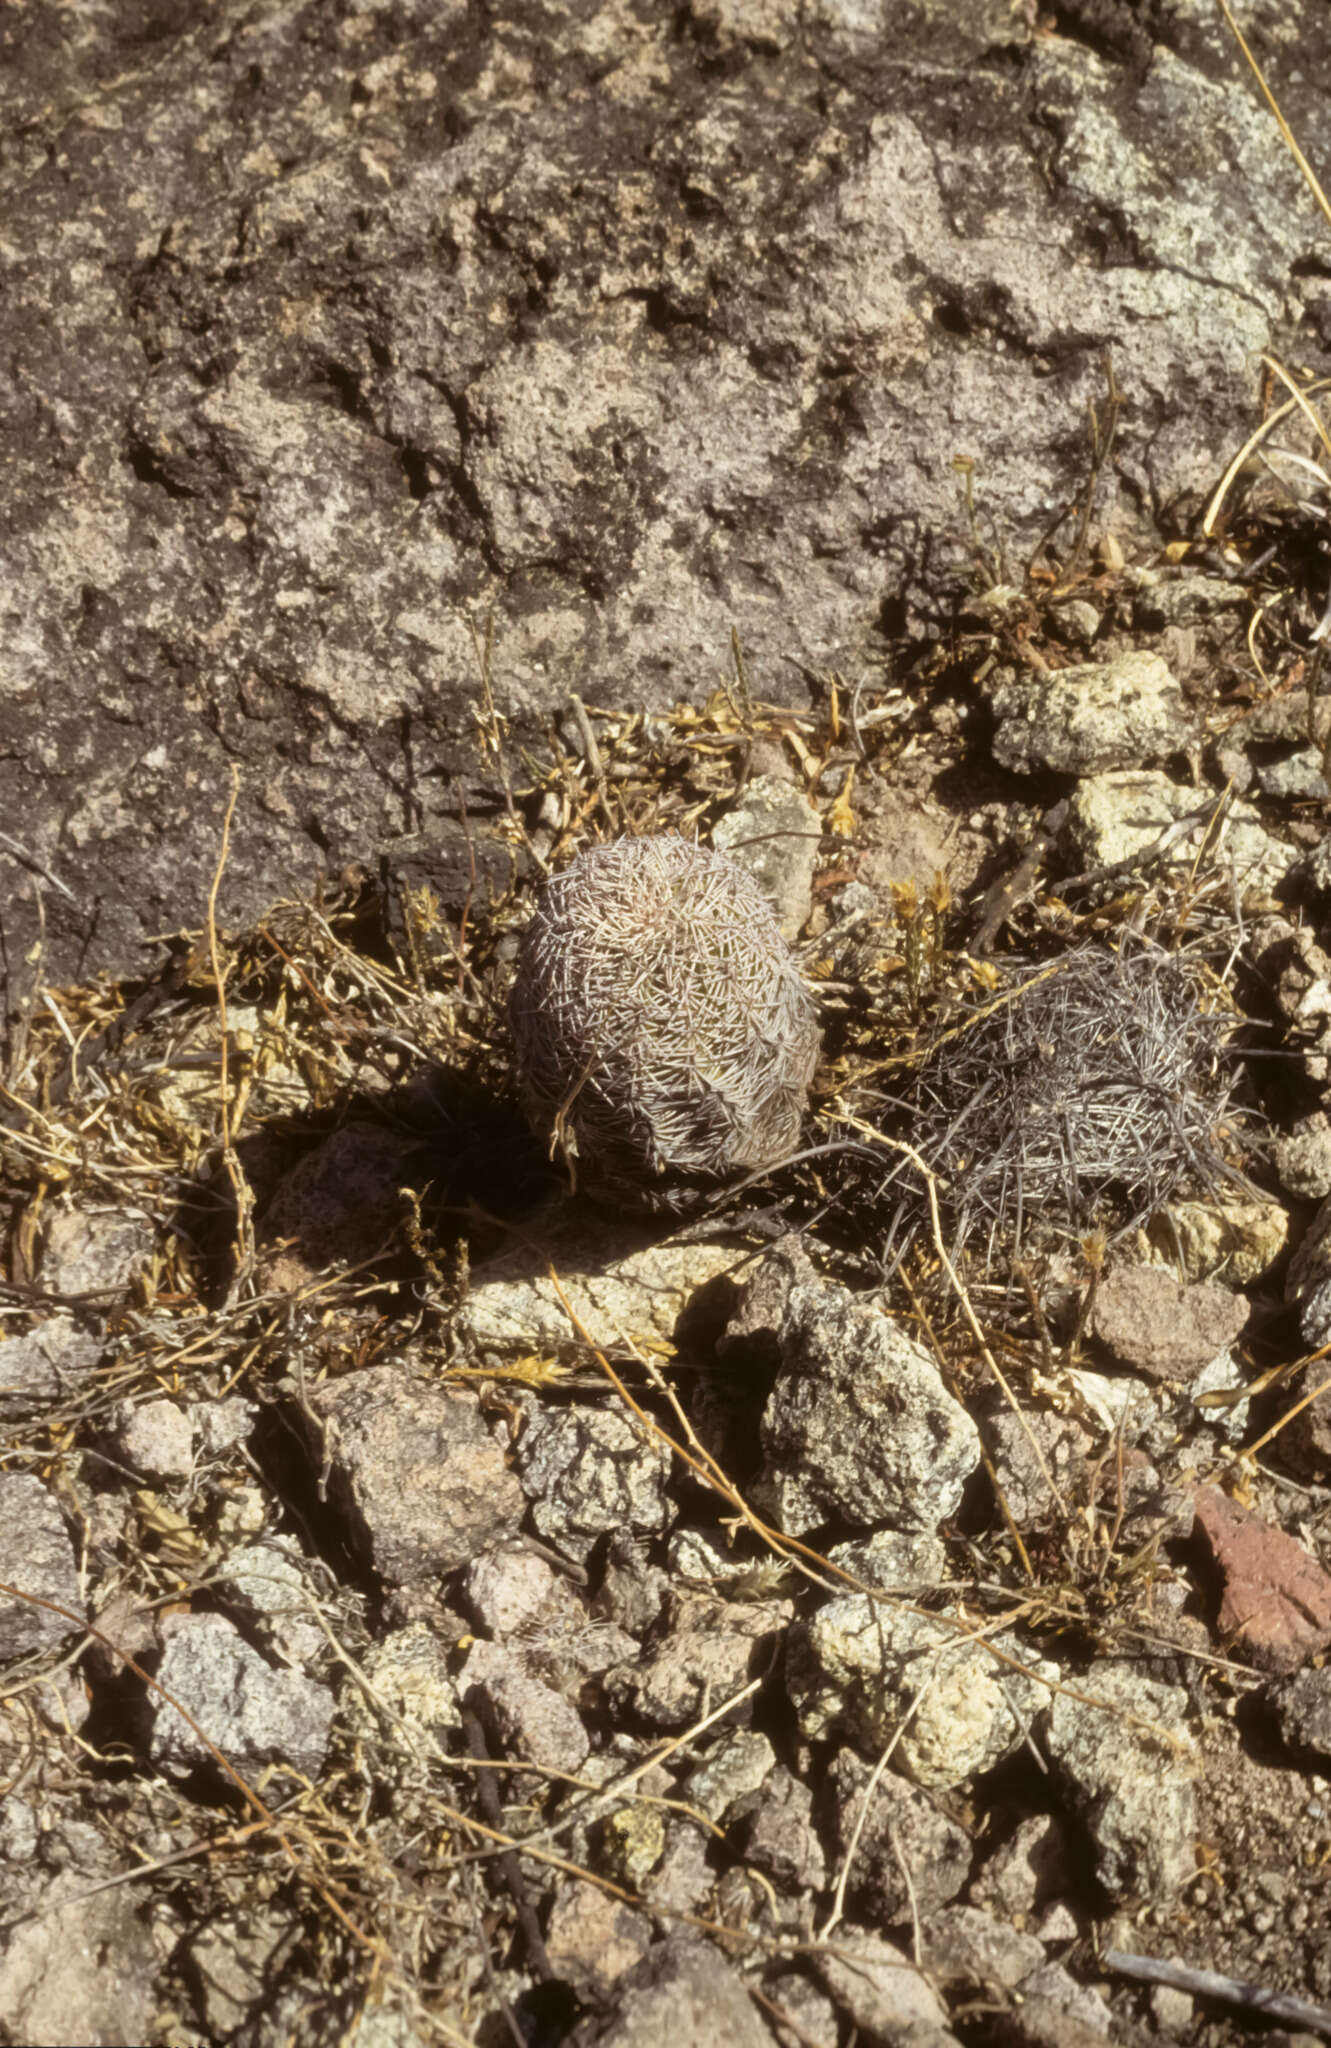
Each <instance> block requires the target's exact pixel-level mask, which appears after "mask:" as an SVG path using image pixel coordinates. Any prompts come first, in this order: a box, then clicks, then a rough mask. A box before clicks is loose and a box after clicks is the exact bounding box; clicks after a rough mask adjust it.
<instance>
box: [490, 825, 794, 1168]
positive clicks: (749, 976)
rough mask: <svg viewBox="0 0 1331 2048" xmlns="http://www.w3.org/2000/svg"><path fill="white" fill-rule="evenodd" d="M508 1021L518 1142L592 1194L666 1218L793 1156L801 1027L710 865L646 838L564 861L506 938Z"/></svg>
mask: <svg viewBox="0 0 1331 2048" xmlns="http://www.w3.org/2000/svg"><path fill="white" fill-rule="evenodd" d="M509 1019H510V1023H511V1026H512V1030H513V1037H514V1042H515V1045H516V1048H517V1056H518V1072H519V1077H520V1082H521V1087H522V1092H523V1099H524V1104H525V1107H526V1110H527V1114H528V1116H529V1118H530V1120H531V1122H532V1125H533V1128H534V1129H535V1130H536V1131H537V1133H538V1134H539V1135H540V1136H542V1137H543V1138H546V1139H548V1140H549V1141H550V1143H551V1147H552V1150H553V1149H554V1148H555V1147H556V1146H559V1147H562V1149H563V1152H564V1155H565V1157H566V1158H567V1159H568V1160H569V1162H570V1164H571V1165H572V1167H573V1170H574V1173H575V1176H576V1178H577V1180H579V1181H580V1182H581V1183H582V1184H583V1185H584V1186H586V1187H588V1188H589V1189H591V1190H593V1191H597V1190H599V1191H601V1192H609V1193H614V1194H616V1195H621V1196H622V1195H624V1194H627V1193H629V1192H632V1193H635V1194H636V1195H637V1196H638V1197H639V1198H640V1199H642V1200H643V1201H644V1202H645V1203H646V1204H647V1205H648V1206H651V1207H658V1206H659V1207H672V1206H678V1198H679V1196H680V1195H681V1193H682V1192H683V1191H684V1190H686V1189H688V1188H690V1187H696V1186H698V1185H700V1184H705V1183H707V1182H709V1181H716V1180H720V1179H723V1178H724V1177H725V1176H726V1175H727V1174H728V1173H730V1172H732V1171H735V1170H742V1169H745V1168H753V1167H758V1166H765V1165H769V1164H771V1163H772V1162H774V1161H775V1160H777V1159H779V1158H781V1157H782V1156H783V1155H784V1154H785V1153H786V1152H788V1151H789V1150H791V1148H792V1146H793V1145H794V1143H795V1140H796V1137H797V1135H798V1132H799V1125H800V1118H801V1115H802V1114H803V1111H804V1107H805V1103H806V1101H807V1097H808V1087H809V1082H810V1079H811V1078H812V1075H813V1069H814V1065H815V1062H816V1060H817V1057H818V1046H819V1033H818V1023H817V1016H816V1012H815V1009H814V1005H813V1003H812V1001H811V999H810V997H809V996H808V994H807V993H806V991H805V988H804V985H803V983H802V982H801V980H800V977H799V972H798V970H797V968H796V965H795V961H794V958H793V957H792V955H791V952H790V949H789V948H788V946H787V945H786V942H785V940H784V939H783V938H782V936H781V932H780V929H779V927H778V925H777V921H776V918H775V916H774V915H773V912H772V910H771V908H770V906H769V904H768V902H767V899H766V898H765V897H764V896H763V894H762V892H761V890H760V889H759V888H758V885H757V884H756V882H754V881H753V880H752V879H751V877H750V876H749V875H747V874H746V873H745V871H744V869H743V868H741V867H739V866H738V865H737V864H736V863H735V862H734V861H732V860H729V859H727V858H726V857H725V856H724V855H722V854H718V853H712V852H709V851H708V850H707V849H706V848H705V847H701V846H697V845H694V844H693V843H691V842H690V841H688V840H685V839H677V838H664V837H662V838H643V839H619V840H616V841H614V842H613V843H612V844H609V845H604V846H594V847H592V848H590V849H589V850H588V851H587V852H586V853H583V854H582V855H580V856H579V858H578V859H577V860H575V861H574V862H573V863H572V865H571V866H570V867H568V868H566V869H565V870H564V872H563V873H562V874H561V875H558V876H556V877H555V878H554V879H553V880H552V881H550V882H548V883H547V884H546V886H545V889H544V890H543V892H542V894H541V897H540V899H539V901H538V903H537V906H536V910H535V914H534V915H533V917H532V920H531V923H530V924H529V925H528V927H527V929H526V932H525V933H524V935H523V941H522V948H521V953H520V956H519V962H518V972H517V980H516V982H515V984H514V988H513V993H512V996H511V997H510V1000H509Z"/></svg>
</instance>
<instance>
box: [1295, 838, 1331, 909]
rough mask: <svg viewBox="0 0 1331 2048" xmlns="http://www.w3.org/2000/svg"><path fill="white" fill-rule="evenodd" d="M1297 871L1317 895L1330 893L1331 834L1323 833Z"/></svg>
mask: <svg viewBox="0 0 1331 2048" xmlns="http://www.w3.org/2000/svg"><path fill="white" fill-rule="evenodd" d="M1299 871H1300V873H1301V875H1302V876H1303V877H1304V879H1305V880H1306V881H1307V883H1308V886H1309V887H1310V888H1311V889H1314V890H1316V892H1317V893H1318V895H1321V896H1325V895H1327V894H1329V893H1331V834H1326V833H1324V834H1323V836H1322V837H1321V838H1320V839H1319V840H1318V842H1317V844H1316V846H1314V847H1313V849H1312V851H1311V853H1308V854H1305V856H1304V858H1303V860H1302V861H1301V862H1300V863H1299Z"/></svg>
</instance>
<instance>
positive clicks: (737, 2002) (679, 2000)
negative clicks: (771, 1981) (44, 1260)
mask: <svg viewBox="0 0 1331 2048" xmlns="http://www.w3.org/2000/svg"><path fill="white" fill-rule="evenodd" d="M665 2041H668V2042H669V2043H670V2048H716V2044H717V2043H718V2042H720V2041H724V2042H725V2043H726V2048H772V2037H771V2035H770V2034H769V2033H768V2031H767V2028H766V2027H765V2026H764V2025H763V2023H762V2021H761V2020H760V2019H759V2017H758V2013H757V2009H756V2007H755V2006H754V2004H753V2001H752V1999H751V1998H750V1997H749V1994H748V1992H747V1991H746V1990H745V1988H744V1984H743V1981H742V1979H741V1978H740V1977H739V1976H738V1975H737V1974H736V1972H735V1971H734V1970H733V1969H732V1968H731V1967H730V1965H729V1964H728V1963H726V1962H724V1961H723V1960H722V1958H721V1957H720V1955H719V1954H718V1953H717V1951H716V1950H715V1949H714V1948H712V1947H711V1946H710V1945H709V1944H707V1943H706V1942H701V1941H698V1940H697V1939H696V1938H693V1937H689V1936H686V1935H670V1936H669V1937H668V1938H667V1939H666V1940H665V1941H663V1942H659V1943H658V1944H657V1946H656V1947H655V1948H653V1949H651V1950H650V1951H649V1952H648V1954H647V1955H645V1956H644V1957H643V1959H642V1961H641V1962H640V1963H638V1964H636V1965H635V1967H634V1968H633V1969H631V1970H629V1971H627V1972H626V1973H625V1975H623V1976H622V1977H620V1979H619V1980H618V1982H617V1984H616V1986H615V1994H614V2004H613V2007H612V2009H611V2011H610V2012H609V2013H608V2014H604V2015H593V2016H589V2017H588V2018H586V2019H583V2020H581V2021H580V2022H579V2024H578V2025H577V2026H576V2027H575V2028H574V2030H573V2032H572V2033H571V2034H570V2035H569V2037H568V2048H661V2044H662V2042H665Z"/></svg>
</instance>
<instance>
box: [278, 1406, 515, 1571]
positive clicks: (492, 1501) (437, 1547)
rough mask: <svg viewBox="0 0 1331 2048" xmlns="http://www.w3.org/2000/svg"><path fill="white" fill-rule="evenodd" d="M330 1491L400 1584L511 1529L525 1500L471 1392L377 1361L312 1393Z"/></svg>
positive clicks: (370, 1556) (448, 1564)
mask: <svg viewBox="0 0 1331 2048" xmlns="http://www.w3.org/2000/svg"><path fill="white" fill-rule="evenodd" d="M311 1406H312V1408H313V1410H314V1413H315V1414H316V1415H317V1417H318V1421H319V1426H320V1431H321V1434H322V1439H323V1441H322V1444H321V1446H320V1451H321V1454H322V1456H323V1457H324V1458H325V1459H326V1460H327V1461H328V1466H329V1472H330V1486H331V1492H332V1495H333V1498H334V1499H335V1500H336V1501H337V1503H338V1505H339V1506H340V1507H341V1509H342V1511H343V1513H344V1514H345V1515H346V1517H347V1521H348V1525H349V1529H350V1532H351V1534H352V1536H353V1539H354V1540H355V1541H356V1543H357V1545H358V1547H359V1548H360V1549H361V1551H362V1552H363V1554H364V1556H365V1558H366V1560H367V1562H368V1563H369V1564H371V1565H372V1566H373V1568H374V1570H375V1571H376V1572H378V1573H379V1575H380V1577H381V1578H383V1579H385V1580H387V1581H388V1582H389V1583H390V1584H393V1585H402V1584H405V1583H407V1582H408V1581H410V1580H413V1579H425V1578H431V1577H434V1578H437V1577H439V1576H441V1575H442V1574H443V1573H445V1572H450V1571H454V1570H456V1568H457V1567H458V1566H459V1565H461V1564H465V1563H466V1562H467V1561H468V1559H469V1558H471V1557H472V1556H473V1555H474V1554H475V1552H476V1551H477V1550H479V1549H480V1548H482V1546H483V1545H485V1544H486V1543H488V1542H493V1541H494V1539H495V1538H496V1537H498V1536H503V1535H507V1534H510V1533H511V1532H512V1531H513V1530H514V1529H516V1528H517V1527H518V1526H519V1525H520V1523H521V1521H522V1517H523V1513H524V1511H525V1507H526V1502H525V1500H524V1498H523V1493H522V1488H521V1486H520V1485H519V1484H518V1481H517V1478H516V1477H515V1475H514V1474H513V1473H512V1472H511V1471H510V1470H509V1468H508V1464H507V1461H506V1459H505V1457H504V1453H503V1451H502V1450H501V1449H500V1447H499V1445H498V1444H497V1443H496V1441H495V1439H494V1437H493V1436H492V1434H491V1432H490V1430H489V1429H488V1428H487V1426H486V1424H485V1421H484V1419H483V1417H482V1415H481V1412H480V1409H479V1407H478V1406H477V1403H476V1398H475V1396H474V1395H473V1394H470V1393H464V1392H462V1391H461V1390H455V1389H453V1388H451V1387H440V1386H436V1385H432V1384H429V1383H426V1382H425V1381H422V1380H418V1379H416V1378H414V1377H413V1376H412V1375H411V1374H410V1373H409V1372H407V1371H405V1370H404V1369H403V1368H402V1367H401V1366H399V1365H383V1366H371V1367H370V1368H368V1369H367V1370H365V1371H361V1372H354V1373H349V1374H348V1375H347V1376H346V1377H345V1378H343V1379H339V1380H334V1381H332V1382H331V1383H330V1384H329V1385H327V1386H325V1387H322V1388H320V1389H319V1391H318V1392H317V1393H316V1394H315V1395H314V1397H313V1399H312V1402H311Z"/></svg>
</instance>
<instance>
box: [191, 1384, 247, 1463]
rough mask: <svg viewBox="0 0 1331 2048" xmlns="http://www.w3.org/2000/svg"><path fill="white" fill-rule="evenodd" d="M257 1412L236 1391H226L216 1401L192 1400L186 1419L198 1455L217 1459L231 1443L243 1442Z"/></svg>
mask: <svg viewBox="0 0 1331 2048" xmlns="http://www.w3.org/2000/svg"><path fill="white" fill-rule="evenodd" d="M258 1413H259V1411H258V1409H257V1408H256V1406H255V1404H254V1402H253V1401H245V1400H242V1399H241V1397H240V1395H239V1394H228V1395H227V1396H226V1398H225V1399H224V1400H220V1401H217V1400H210V1401H196V1402H194V1403H193V1405H192V1406H191V1409H190V1422H191V1424H192V1425H193V1428H194V1436H195V1441H196V1443H197V1445H198V1452H199V1456H200V1458H220V1457H222V1456H223V1454H224V1453H225V1452H227V1451H229V1450H230V1449H231V1446H232V1445H233V1444H239V1443H244V1441H245V1439H246V1437H248V1436H249V1435H250V1434H251V1433H252V1431H253V1429H254V1424H255V1421H256V1420H257V1418H258Z"/></svg>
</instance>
